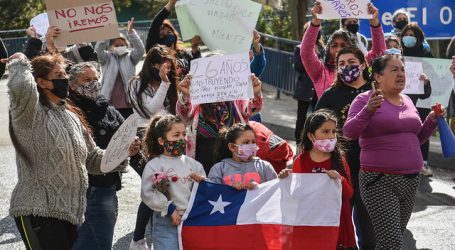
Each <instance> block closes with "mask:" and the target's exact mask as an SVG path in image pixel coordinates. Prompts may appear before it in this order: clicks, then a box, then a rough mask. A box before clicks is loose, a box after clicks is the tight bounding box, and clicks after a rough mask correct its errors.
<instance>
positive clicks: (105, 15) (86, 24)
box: [46, 0, 120, 46]
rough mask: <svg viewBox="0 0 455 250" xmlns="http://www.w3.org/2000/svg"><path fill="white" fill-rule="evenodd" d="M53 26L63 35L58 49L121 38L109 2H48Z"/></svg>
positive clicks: (99, 0)
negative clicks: (70, 45)
mask: <svg viewBox="0 0 455 250" xmlns="http://www.w3.org/2000/svg"><path fill="white" fill-rule="evenodd" d="M46 8H47V14H48V17H49V23H50V25H53V26H57V27H59V28H60V29H61V30H62V31H61V33H60V35H59V36H58V37H57V38H56V39H55V44H56V46H64V45H69V44H77V43H84V42H94V41H100V40H107V39H112V38H116V37H119V34H120V33H119V29H118V23H117V16H116V14H115V8H114V4H113V3H112V1H109V0H81V1H69V0H47V1H46Z"/></svg>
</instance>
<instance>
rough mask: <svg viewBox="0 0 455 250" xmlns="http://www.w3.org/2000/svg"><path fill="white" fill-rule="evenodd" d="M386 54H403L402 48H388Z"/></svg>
mask: <svg viewBox="0 0 455 250" xmlns="http://www.w3.org/2000/svg"><path fill="white" fill-rule="evenodd" d="M384 54H386V55H401V50H399V49H397V48H390V49H386V50H385V51H384Z"/></svg>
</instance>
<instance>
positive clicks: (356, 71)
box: [338, 65, 361, 83]
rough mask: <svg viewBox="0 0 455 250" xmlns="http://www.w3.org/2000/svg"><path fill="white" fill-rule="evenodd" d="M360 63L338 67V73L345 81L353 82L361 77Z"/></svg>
mask: <svg viewBox="0 0 455 250" xmlns="http://www.w3.org/2000/svg"><path fill="white" fill-rule="evenodd" d="M360 73H361V72H360V65H344V66H342V67H340V68H339V69H338V75H339V76H340V77H341V80H342V81H343V82H345V83H353V82H355V81H357V79H359V77H360Z"/></svg>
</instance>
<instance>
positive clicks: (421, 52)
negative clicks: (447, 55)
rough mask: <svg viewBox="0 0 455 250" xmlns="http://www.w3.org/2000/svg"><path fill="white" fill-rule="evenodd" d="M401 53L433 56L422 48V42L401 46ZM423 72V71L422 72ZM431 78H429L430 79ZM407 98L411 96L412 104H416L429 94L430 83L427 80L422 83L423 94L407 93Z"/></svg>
mask: <svg viewBox="0 0 455 250" xmlns="http://www.w3.org/2000/svg"><path fill="white" fill-rule="evenodd" d="M403 55H404V56H405V57H406V56H413V57H430V58H432V57H433V54H432V53H431V52H429V51H426V50H425V49H424V48H423V45H422V44H419V45H416V46H415V47H414V48H407V47H405V46H403ZM424 73H425V72H424ZM430 80H431V79H430ZM408 96H409V98H411V100H412V103H414V105H416V104H417V101H418V100H419V99H422V100H423V99H427V98H429V97H430V96H431V84H430V82H428V84H425V85H424V93H423V94H420V95H418V94H408Z"/></svg>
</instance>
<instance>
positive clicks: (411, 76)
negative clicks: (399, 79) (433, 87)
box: [402, 62, 424, 95]
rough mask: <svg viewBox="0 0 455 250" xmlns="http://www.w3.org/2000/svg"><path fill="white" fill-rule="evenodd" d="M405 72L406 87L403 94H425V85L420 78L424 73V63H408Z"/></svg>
mask: <svg viewBox="0 0 455 250" xmlns="http://www.w3.org/2000/svg"><path fill="white" fill-rule="evenodd" d="M404 68H405V72H406V86H405V88H404V89H403V91H402V93H403V94H417V95H420V94H423V93H424V83H423V81H422V80H420V76H421V75H422V73H423V68H422V63H421V62H406V63H405V66H404Z"/></svg>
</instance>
